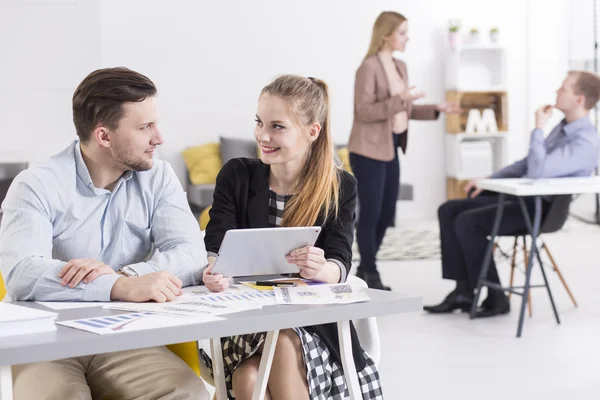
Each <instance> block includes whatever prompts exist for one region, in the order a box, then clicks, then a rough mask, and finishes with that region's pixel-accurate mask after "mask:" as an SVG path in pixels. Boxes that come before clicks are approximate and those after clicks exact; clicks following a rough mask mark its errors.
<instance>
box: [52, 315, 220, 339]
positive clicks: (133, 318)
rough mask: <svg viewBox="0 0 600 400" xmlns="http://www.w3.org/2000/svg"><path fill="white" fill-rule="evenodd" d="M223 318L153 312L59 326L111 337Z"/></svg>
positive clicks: (64, 323) (81, 320)
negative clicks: (118, 334)
mask: <svg viewBox="0 0 600 400" xmlns="http://www.w3.org/2000/svg"><path fill="white" fill-rule="evenodd" d="M220 319H222V318H219V317H215V316H213V315H203V316H200V317H194V318H180V317H172V316H166V315H157V314H154V313H151V312H138V313H130V314H121V315H110V316H104V317H96V318H83V319H75V320H70V321H59V322H57V324H58V325H63V326H68V327H71V328H75V329H79V330H82V331H87V332H92V333H96V334H99V335H110V334H115V333H121V332H133V331H142V330H147V329H156V328H164V327H173V326H182V325H191V324H197V323H202V322H210V321H217V320H220Z"/></svg>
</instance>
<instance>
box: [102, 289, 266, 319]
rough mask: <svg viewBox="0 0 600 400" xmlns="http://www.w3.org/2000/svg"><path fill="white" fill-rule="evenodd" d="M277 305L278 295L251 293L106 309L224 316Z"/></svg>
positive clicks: (188, 296)
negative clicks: (276, 298)
mask: <svg viewBox="0 0 600 400" xmlns="http://www.w3.org/2000/svg"><path fill="white" fill-rule="evenodd" d="M269 304H271V305H274V304H275V294H274V293H272V292H271V293H263V292H258V291H254V292H248V293H236V294H230V293H200V294H194V293H192V294H184V295H183V296H180V297H178V298H177V299H176V300H175V301H172V302H168V303H121V304H110V305H107V306H105V308H109V309H113V310H124V311H147V312H153V313H157V314H163V315H173V316H181V317H195V316H198V315H207V314H208V315H223V314H232V313H236V312H241V311H247V310H254V309H257V308H262V306H263V305H269Z"/></svg>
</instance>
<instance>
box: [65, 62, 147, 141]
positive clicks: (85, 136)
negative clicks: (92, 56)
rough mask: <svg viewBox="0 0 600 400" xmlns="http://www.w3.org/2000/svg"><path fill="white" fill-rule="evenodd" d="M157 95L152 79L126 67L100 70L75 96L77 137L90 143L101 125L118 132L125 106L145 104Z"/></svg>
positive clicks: (74, 114)
mask: <svg viewBox="0 0 600 400" xmlns="http://www.w3.org/2000/svg"><path fill="white" fill-rule="evenodd" d="M155 94H156V86H154V83H153V82H152V81H151V80H150V79H148V77H146V76H144V75H142V74H140V73H139V72H135V71H132V70H130V69H127V68H124V67H118V68H104V69H98V70H96V71H94V72H92V73H91V74H89V75H88V76H86V77H85V79H84V80H83V81H82V82H81V83H80V84H79V86H78V87H77V89H76V90H75V93H74V94H73V122H74V123H75V130H76V131H77V136H79V138H80V139H81V141H82V142H87V141H88V140H89V139H90V135H91V134H92V132H93V131H94V129H96V127H97V126H98V125H99V124H102V125H105V126H106V127H107V128H108V129H111V130H114V129H116V128H117V127H118V126H119V121H120V120H121V119H122V118H123V117H124V111H123V103H128V102H140V101H144V100H145V99H146V98H147V97H148V96H154V95H155Z"/></svg>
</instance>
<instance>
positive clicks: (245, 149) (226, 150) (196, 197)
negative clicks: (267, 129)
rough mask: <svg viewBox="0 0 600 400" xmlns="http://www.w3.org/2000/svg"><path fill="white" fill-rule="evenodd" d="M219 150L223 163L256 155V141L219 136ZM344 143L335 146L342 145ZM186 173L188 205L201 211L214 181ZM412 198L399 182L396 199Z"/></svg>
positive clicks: (407, 187) (209, 201) (410, 190)
mask: <svg viewBox="0 0 600 400" xmlns="http://www.w3.org/2000/svg"><path fill="white" fill-rule="evenodd" d="M219 144H220V151H221V159H222V160H223V164H225V163H226V162H227V161H229V160H230V159H232V158H237V157H247V158H253V157H256V154H257V147H256V142H255V141H254V140H251V139H237V138H225V137H221V138H220V143H219ZM343 146H345V145H340V146H337V147H338V148H339V147H343ZM186 173H187V175H186V176H187V179H186V181H187V185H186V186H187V187H186V192H187V198H188V202H189V203H190V206H191V207H192V209H193V210H194V211H197V212H199V211H202V210H203V209H205V208H206V207H208V206H210V205H211V204H212V202H213V193H214V190H215V185H214V183H211V184H202V185H194V184H192V182H191V181H190V176H189V172H188V171H187V170H186ZM412 199H413V186H412V185H410V184H405V183H401V184H400V192H399V193H398V200H404V201H411V200H412Z"/></svg>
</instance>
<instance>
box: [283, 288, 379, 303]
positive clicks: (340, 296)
mask: <svg viewBox="0 0 600 400" xmlns="http://www.w3.org/2000/svg"><path fill="white" fill-rule="evenodd" d="M273 291H274V293H275V298H276V300H277V304H350V303H360V302H363V301H369V300H370V299H369V296H368V295H367V293H365V291H364V289H363V288H362V287H360V286H355V285H352V284H348V283H336V284H332V285H319V286H299V287H275V288H273Z"/></svg>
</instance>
